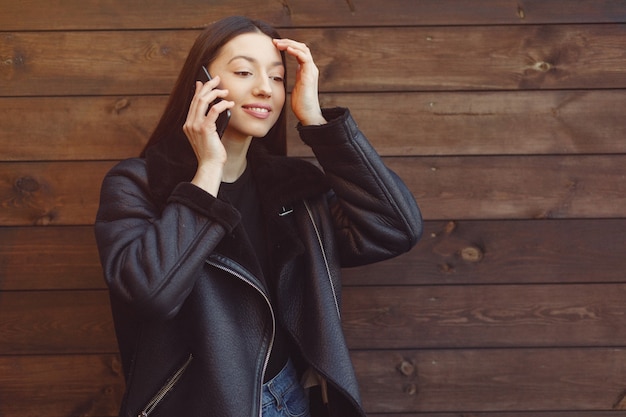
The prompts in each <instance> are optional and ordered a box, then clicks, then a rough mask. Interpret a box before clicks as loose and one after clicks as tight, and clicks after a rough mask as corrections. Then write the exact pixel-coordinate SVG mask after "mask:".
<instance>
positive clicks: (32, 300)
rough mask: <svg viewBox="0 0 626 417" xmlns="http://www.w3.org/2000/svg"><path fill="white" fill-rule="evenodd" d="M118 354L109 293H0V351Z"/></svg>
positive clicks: (21, 353) (23, 353)
mask: <svg viewBox="0 0 626 417" xmlns="http://www.w3.org/2000/svg"><path fill="white" fill-rule="evenodd" d="M86 353H117V344H116V339H115V333H114V331H113V323H112V318H111V311H110V307H109V297H108V292H107V291H76V290H74V291H32V292H22V291H12V292H3V293H0V355H34V354H39V355H43V354H45V355H49V354H68V355H71V354H86Z"/></svg>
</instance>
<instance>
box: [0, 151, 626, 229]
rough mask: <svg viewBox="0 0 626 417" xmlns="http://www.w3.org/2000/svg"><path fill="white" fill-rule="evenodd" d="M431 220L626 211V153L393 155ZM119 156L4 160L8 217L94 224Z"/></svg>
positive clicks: (3, 221)
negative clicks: (81, 159) (107, 178)
mask: <svg viewBox="0 0 626 417" xmlns="http://www.w3.org/2000/svg"><path fill="white" fill-rule="evenodd" d="M386 162H387V165H388V166H389V167H390V168H391V169H393V170H394V171H396V172H397V173H398V174H399V175H400V177H401V178H403V179H405V181H406V183H407V185H408V187H409V189H410V190H411V191H412V192H413V194H414V195H415V197H416V199H417V201H418V202H419V204H420V206H421V208H422V212H423V215H424V218H425V219H427V220H446V219H456V220H466V219H546V218H589V217H591V218H613V217H626V211H625V210H626V183H625V182H624V181H623V177H624V175H625V174H626V156H624V155H590V156H515V157H507V156H503V157H424V158H419V159H415V158H410V157H406V158H388V159H387V160H386ZM112 165H113V162H107V161H103V162H46V163H22V162H16V163H3V164H0V204H2V206H3V207H4V208H5V210H3V211H1V212H0V225H3V226H18V225H48V224H52V225H87V224H92V223H93V221H94V218H95V213H96V211H97V207H98V201H99V189H100V184H101V181H102V178H103V177H104V175H105V173H106V172H107V171H108V169H109V168H110V167H111V166H112Z"/></svg>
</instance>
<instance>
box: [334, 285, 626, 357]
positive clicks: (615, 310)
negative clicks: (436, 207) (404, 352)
mask: <svg viewBox="0 0 626 417" xmlns="http://www.w3.org/2000/svg"><path fill="white" fill-rule="evenodd" d="M625 299H626V286H625V285H624V284H592V283H587V284H581V285H490V286H481V285H471V286H419V287H418V286H415V287H350V288H346V289H345V290H344V297H343V312H342V318H343V323H344V329H345V332H346V337H347V340H348V344H349V346H350V347H351V348H353V349H410V348H431V349H442V348H468V347H474V348H480V347H488V348H493V347H546V348H547V347H572V346H579V347H581V346H590V347H593V346H606V347H608V346H615V347H621V346H624V345H626V317H625V316H624V308H625V305H626V302H625V301H624V300H625Z"/></svg>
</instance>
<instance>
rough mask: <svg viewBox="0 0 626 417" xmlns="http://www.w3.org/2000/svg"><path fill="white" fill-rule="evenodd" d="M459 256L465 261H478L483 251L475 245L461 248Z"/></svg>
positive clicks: (481, 257)
mask: <svg viewBox="0 0 626 417" xmlns="http://www.w3.org/2000/svg"><path fill="white" fill-rule="evenodd" d="M461 258H463V260H464V261H466V262H480V261H482V259H483V251H482V250H480V249H479V248H477V247H475V246H468V247H465V248H463V249H461Z"/></svg>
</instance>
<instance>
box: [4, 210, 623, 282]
mask: <svg viewBox="0 0 626 417" xmlns="http://www.w3.org/2000/svg"><path fill="white" fill-rule="evenodd" d="M625 230H626V220H624V219H602V220H601V219H589V220H584V219H570V220H528V221H517V220H512V221H489V220H484V221H452V222H446V221H443V222H442V221H428V222H426V224H425V229H424V235H423V237H422V240H421V241H420V242H418V244H417V246H416V247H415V248H414V249H413V250H411V251H410V252H409V253H407V254H404V255H402V256H399V257H397V258H395V259H392V260H389V261H385V262H380V263H376V264H372V265H367V266H364V267H359V268H348V269H345V270H344V271H343V282H344V285H345V286H375V285H402V286H413V285H417V286H419V285H443V284H449V285H461V284H463V285H468V284H475V285H489V284H566V283H586V282H588V283H609V282H612V283H620V282H623V281H624V274H623V268H622V265H623V253H624V251H625V250H626V233H623V231H625ZM0 277H2V278H1V279H0V290H3V291H18V290H72V289H83V290H88V289H105V283H104V279H103V277H102V271H101V267H100V261H99V259H98V253H97V249H96V245H95V239H94V236H93V227H92V226H47V227H3V228H0Z"/></svg>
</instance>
